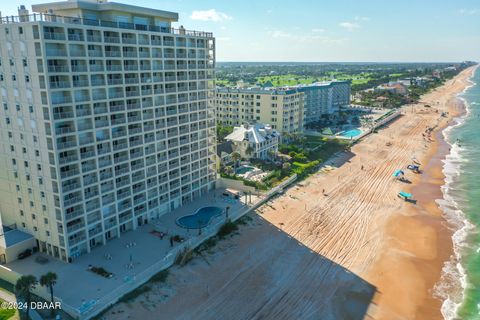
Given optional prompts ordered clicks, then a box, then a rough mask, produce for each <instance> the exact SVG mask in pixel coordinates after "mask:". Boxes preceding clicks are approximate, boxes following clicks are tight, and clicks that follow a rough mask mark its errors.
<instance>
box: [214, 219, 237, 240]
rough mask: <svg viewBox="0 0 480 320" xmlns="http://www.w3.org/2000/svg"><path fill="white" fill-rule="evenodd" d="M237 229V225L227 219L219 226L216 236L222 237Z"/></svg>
mask: <svg viewBox="0 0 480 320" xmlns="http://www.w3.org/2000/svg"><path fill="white" fill-rule="evenodd" d="M237 230H238V226H237V224H236V223H234V222H232V221H230V220H228V221H227V222H225V223H224V224H223V226H221V227H220V230H218V233H217V236H218V237H219V238H220V239H222V238H225V237H226V236H228V235H229V234H231V233H232V232H235V231H237Z"/></svg>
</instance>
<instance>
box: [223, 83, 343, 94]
mask: <svg viewBox="0 0 480 320" xmlns="http://www.w3.org/2000/svg"><path fill="white" fill-rule="evenodd" d="M336 84H350V81H347V80H334V81H324V82H315V83H312V84H299V85H296V86H288V87H270V86H267V87H259V86H255V87H234V88H220V87H219V88H217V91H218V92H221V93H250V94H272V95H273V94H294V93H298V92H299V91H300V90H304V89H309V88H312V89H314V88H318V87H330V86H333V85H336Z"/></svg>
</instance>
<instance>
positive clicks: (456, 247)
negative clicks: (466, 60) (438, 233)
mask: <svg viewBox="0 0 480 320" xmlns="http://www.w3.org/2000/svg"><path fill="white" fill-rule="evenodd" d="M469 82H470V85H469V86H467V87H466V88H465V89H464V90H463V92H462V93H459V94H457V98H458V99H460V100H461V101H462V102H463V104H464V106H465V111H466V112H465V113H464V114H463V115H462V116H460V117H456V118H454V119H453V123H452V124H451V125H450V126H448V127H447V128H445V129H444V130H443V132H442V134H443V136H444V138H445V141H447V143H449V144H450V146H451V147H450V153H449V154H448V155H447V156H446V157H445V160H444V161H443V174H444V176H445V184H444V185H443V186H442V188H441V189H442V194H443V199H438V200H437V201H436V202H437V204H438V206H439V207H440V209H441V210H442V211H443V213H444V217H445V219H446V220H447V222H448V223H449V226H451V228H452V231H454V234H453V236H452V241H453V251H454V254H453V255H452V256H451V257H450V260H449V261H447V262H445V264H444V266H443V268H442V275H441V278H440V281H439V282H438V283H437V284H435V287H434V291H433V295H434V297H436V298H439V299H441V300H443V303H442V308H441V313H442V315H443V317H444V319H446V320H453V319H456V317H457V311H458V308H459V307H460V305H461V304H462V302H463V300H464V296H465V289H466V286H467V275H466V272H465V269H464V268H463V266H462V264H461V252H462V250H463V249H465V248H466V247H468V244H467V243H466V239H467V237H468V235H469V234H470V232H472V230H474V229H475V226H474V225H473V224H471V223H470V222H469V221H468V219H467V217H466V215H465V213H464V212H463V211H462V210H461V209H460V206H459V202H462V201H465V200H464V199H462V198H461V196H460V194H459V192H460V191H461V190H459V188H458V187H457V188H456V184H457V181H458V177H459V176H460V175H461V174H462V173H463V172H462V166H463V164H464V163H465V162H468V159H466V158H465V157H463V156H462V154H464V153H465V149H464V148H462V147H461V146H460V143H459V142H458V141H457V142H455V143H451V142H450V135H451V132H452V130H453V129H455V128H458V127H460V126H462V125H463V124H464V123H465V120H466V119H467V118H468V117H469V116H470V114H471V104H470V103H469V102H468V101H467V100H466V99H465V98H464V97H463V95H464V94H465V93H466V92H467V91H468V89H470V88H471V87H473V86H475V85H476V83H475V82H474V81H472V80H471V78H470V79H469Z"/></svg>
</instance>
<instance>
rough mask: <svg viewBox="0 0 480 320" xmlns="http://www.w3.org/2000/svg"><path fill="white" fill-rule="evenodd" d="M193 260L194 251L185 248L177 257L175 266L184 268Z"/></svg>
mask: <svg viewBox="0 0 480 320" xmlns="http://www.w3.org/2000/svg"><path fill="white" fill-rule="evenodd" d="M192 259H193V251H192V250H190V248H185V249H183V250H182V251H181V252H179V253H178V254H177V256H176V257H175V264H178V265H179V266H184V265H186V264H187V263H188V262H190V261H191V260H192Z"/></svg>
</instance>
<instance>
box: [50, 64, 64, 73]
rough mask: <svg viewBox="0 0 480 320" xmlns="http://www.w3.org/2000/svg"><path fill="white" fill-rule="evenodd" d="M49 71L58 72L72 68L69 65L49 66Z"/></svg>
mask: <svg viewBox="0 0 480 320" xmlns="http://www.w3.org/2000/svg"><path fill="white" fill-rule="evenodd" d="M47 70H48V72H52V73H57V72H70V69H69V68H68V66H67V65H64V66H60V65H58V66H48V68H47Z"/></svg>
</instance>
